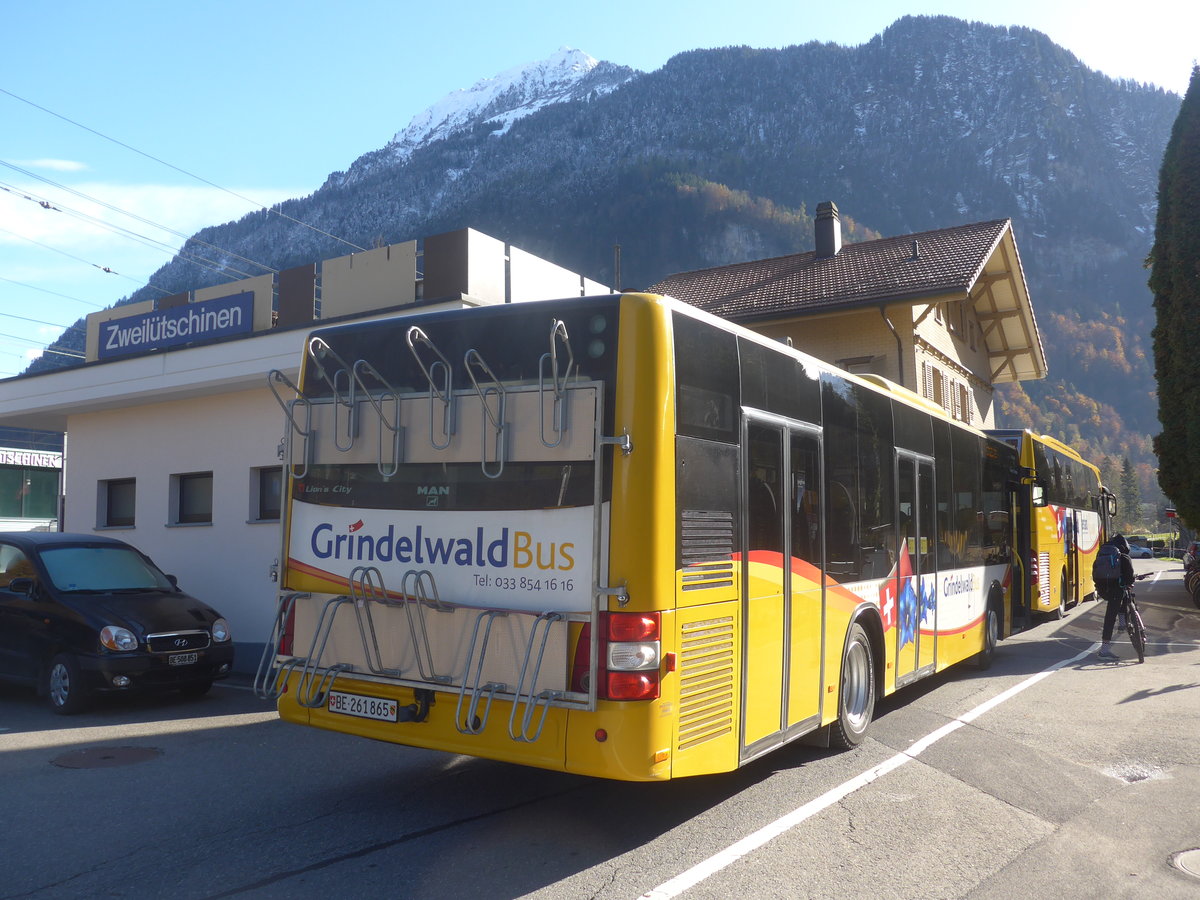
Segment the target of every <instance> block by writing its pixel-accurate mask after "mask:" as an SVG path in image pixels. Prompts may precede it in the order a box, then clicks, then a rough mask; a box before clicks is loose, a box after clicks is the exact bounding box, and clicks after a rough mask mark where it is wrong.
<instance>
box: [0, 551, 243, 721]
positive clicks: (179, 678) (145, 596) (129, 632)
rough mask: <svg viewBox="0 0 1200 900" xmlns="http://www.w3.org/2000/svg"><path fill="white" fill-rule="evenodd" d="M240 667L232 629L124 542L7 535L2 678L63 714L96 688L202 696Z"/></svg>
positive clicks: (1, 595)
mask: <svg viewBox="0 0 1200 900" xmlns="http://www.w3.org/2000/svg"><path fill="white" fill-rule="evenodd" d="M232 667H233V642H232V640H231V639H230V634H229V624H228V623H227V622H226V621H225V619H223V618H222V617H221V615H220V613H218V612H217V611H216V610H215V609H213V608H212V607H211V606H209V605H208V604H206V603H202V602H200V601H199V600H197V599H195V598H194V597H189V596H188V595H187V594H185V593H183V592H182V591H181V590H179V587H178V586H177V585H176V583H175V578H174V576H171V575H164V574H163V573H162V571H161V570H159V568H158V567H157V566H156V565H154V563H153V562H151V561H150V558H149V557H148V556H146V555H145V554H144V553H142V552H141V551H140V550H137V549H136V548H134V547H131V546H130V545H129V544H126V543H125V542H124V541H118V540H114V539H112V538H107V537H98V536H95V535H86V534H59V533H46V532H20V533H0V678H2V679H4V680H6V681H16V682H21V683H25V684H31V685H35V686H36V687H37V689H38V691H39V693H41V694H44V695H45V696H46V697H47V699H48V700H49V701H50V706H51V708H52V709H53V710H54V711H55V712H57V713H62V714H70V713H76V712H79V711H80V710H81V709H83V708H84V707H85V706H86V705H87V702H88V698H89V697H90V696H92V695H93V694H94V693H97V692H113V691H115V692H121V691H150V690H165V689H175V690H179V691H182V692H183V693H184V694H186V695H191V696H200V695H202V694H204V693H205V692H207V691H208V689H209V688H210V687H212V683H213V681H214V680H215V679H219V678H225V677H226V676H228V675H229V673H230V671H231V669H232Z"/></svg>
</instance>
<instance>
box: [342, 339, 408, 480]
mask: <svg viewBox="0 0 1200 900" xmlns="http://www.w3.org/2000/svg"><path fill="white" fill-rule="evenodd" d="M364 372H365V373H366V374H368V375H370V376H371V377H372V378H374V379H375V380H376V381H378V382H379V383H380V384H382V385H383V387H384V390H383V393H381V394H380V395H379V399H378V400H377V399H376V398H375V396H374V394H372V393H371V392H370V391H369V390H368V389H367V385H366V383H365V382H364V381H363V373H364ZM351 375H352V380H353V384H354V385H356V386H357V387H358V388H360V389H361V390H362V392H363V394H364V395H366V398H367V400H368V401H369V402H370V404H371V407H372V408H373V409H374V410H375V414H376V415H377V416H379V461H378V462H377V463H376V464H375V467H376V468H377V469H378V470H379V474H380V475H382V476H383V477H384V478H391V477H392V476H393V475H395V474H396V473H397V472H399V471H400V463H401V462H403V459H402V457H403V445H402V439H403V437H404V429H403V428H402V427H400V394H399V392H397V390H396V389H395V388H394V387H392V386H391V384H389V383H388V381H387V379H386V378H384V377H383V376H382V375H380V374H379V371H378V370H377V369H376V368H375V367H374V366H373V365H371V364H370V363H369V362H367V361H366V360H365V359H360V360H358V361H357V362H356V363H355V364H354V367H353V369H351ZM354 393H355V392H354V391H353V390H351V397H353V396H354ZM385 400H391V401H392V403H393V410H394V412H393V414H392V421H390V422H389V421H388V417H387V415H386V413H385V412H384V408H383V401H385ZM385 431H390V432H391V433H392V464H391V467H390V468H387V469H385V468H384V465H383V434H384V432H385Z"/></svg>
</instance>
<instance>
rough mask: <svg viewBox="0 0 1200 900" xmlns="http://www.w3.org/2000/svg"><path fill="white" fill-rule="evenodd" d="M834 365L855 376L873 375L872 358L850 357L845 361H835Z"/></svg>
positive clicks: (873, 364)
mask: <svg viewBox="0 0 1200 900" xmlns="http://www.w3.org/2000/svg"><path fill="white" fill-rule="evenodd" d="M834 365H835V366H837V367H838V368H839V369H843V370H845V371H847V372H852V373H854V374H855V375H870V374H875V357H874V356H850V357H847V358H846V359H839V360H837V361H836V362H835V363H834Z"/></svg>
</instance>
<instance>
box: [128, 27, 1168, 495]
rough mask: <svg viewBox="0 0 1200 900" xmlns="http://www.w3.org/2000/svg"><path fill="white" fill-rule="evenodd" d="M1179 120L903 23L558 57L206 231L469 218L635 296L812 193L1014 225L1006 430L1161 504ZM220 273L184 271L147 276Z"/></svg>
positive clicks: (1037, 54)
mask: <svg viewBox="0 0 1200 900" xmlns="http://www.w3.org/2000/svg"><path fill="white" fill-rule="evenodd" d="M1179 105H1180V98H1179V97H1178V96H1176V95H1174V94H1170V93H1167V92H1165V91H1162V90H1160V89H1157V88H1154V87H1151V86H1148V85H1142V84H1137V83H1133V82H1128V81H1115V80H1113V79H1110V78H1108V77H1106V76H1104V75H1102V74H1100V73H1098V72H1094V71H1092V70H1089V69H1088V68H1087V67H1086V66H1084V65H1083V64H1082V63H1080V61H1079V60H1078V59H1077V58H1076V57H1074V56H1073V55H1072V54H1070V53H1069V52H1068V51H1066V50H1064V49H1063V48H1061V47H1059V46H1057V45H1056V44H1054V43H1053V42H1052V41H1051V40H1050V39H1049V38H1047V37H1046V36H1045V35H1043V34H1041V33H1039V32H1036V31H1032V30H1030V29H1026V28H1016V27H1014V28H1002V27H994V26H988V25H982V24H979V23H971V22H965V21H962V20H958V19H953V18H948V17H905V18H903V19H900V20H899V21H897V22H896V23H895V24H893V25H892V26H891V27H889V28H888V29H886V30H885V31H884V32H883V33H881V34H880V35H878V36H876V37H875V38H874V39H873V40H871V41H869V42H868V43H866V44H863V45H861V46H858V47H853V48H850V47H842V46H838V45H834V44H820V43H815V42H814V43H809V44H805V45H801V46H794V47H788V48H785V49H782V50H754V49H750V48H747V47H726V48H720V49H714V50H695V51H690V52H687V53H682V54H680V55H678V56H676V57H674V58H672V59H671V60H670V61H669V62H668V63H667V64H666V65H665V66H663V67H662V68H661V69H659V70H657V71H655V72H651V73H639V72H634V71H633V70H631V69H628V68H624V67H620V66H616V65H612V64H609V63H602V62H601V63H597V62H595V61H594V60H591V59H590V57H587V56H586V54H582V53H579V52H578V51H568V50H566V49H564V50H560V51H559V53H557V54H555V56H553V57H551V58H550V59H549V60H546V61H545V62H544V63H540V64H536V65H533V66H526V67H520V68H518V69H514V70H511V71H510V72H506V73H504V74H503V75H500V76H497V77H496V78H495V79H488V80H487V81H484V82H480V83H479V84H477V85H475V86H474V87H473V88H471V89H470V90H469V91H465V92H459V93H456V94H452V95H450V96H449V97H448V98H446V99H445V100H443V101H442V102H441V103H439V104H436V105H435V106H434V107H431V109H430V110H427V111H426V112H424V113H422V114H420V115H418V116H416V117H414V119H413V121H412V122H411V123H410V124H409V126H408V127H407V128H405V129H404V130H402V131H400V132H399V133H398V134H397V135H396V137H395V139H394V140H393V141H391V142H390V143H389V144H388V145H387V146H385V147H382V148H380V149H378V150H374V151H371V152H369V153H366V154H364V155H363V156H361V157H360V158H359V159H357V160H355V161H354V162H353V163H352V164H351V165H350V166H349V167H348V168H347V170H346V171H344V172H337V173H333V174H332V175H330V177H329V179H328V180H327V181H326V183H325V184H324V185H323V186H322V187H321V188H320V189H319V190H317V191H316V192H314V193H313V194H312V195H310V196H308V197H304V198H298V199H295V200H290V201H287V202H286V203H284V204H281V206H280V207H279V211H280V212H282V213H284V214H285V215H286V216H287V217H291V219H289V218H285V217H283V216H279V215H275V214H274V213H268V212H259V213H254V214H251V215H249V216H246V217H245V218H243V219H241V220H240V221H238V222H233V223H228V224H225V225H221V226H216V227H212V228H206V229H204V230H203V231H202V232H200V233H199V234H198V235H196V238H198V239H200V240H203V241H206V242H208V243H210V244H214V245H216V246H218V247H222V248H225V249H226V250H228V251H232V252H235V253H237V254H240V255H241V256H244V257H248V258H252V259H262V260H264V261H266V262H269V263H270V264H271V265H272V266H274V267H276V268H282V267H285V266H291V265H296V264H300V263H304V262H310V261H313V260H317V259H323V258H328V257H331V256H338V255H342V254H344V253H346V252H348V249H349V248H347V247H346V246H345V245H344V244H339V243H337V242H336V241H334V240H333V239H331V238H329V237H328V236H327V235H338V236H340V237H342V238H345V239H346V240H349V241H353V242H354V243H355V244H358V245H360V246H372V245H374V244H376V243H379V242H397V241H402V240H408V239H411V238H415V237H420V236H424V235H429V234H436V233H439V232H441V231H447V230H451V229H454V228H460V227H463V226H466V225H470V226H473V227H475V228H478V229H480V230H482V231H485V232H487V233H490V234H493V235H496V236H498V237H501V238H503V239H505V240H509V241H511V242H513V243H514V244H517V245H518V246H520V247H522V248H524V249H527V250H530V251H531V252H534V253H537V254H539V255H541V256H545V257H547V258H549V259H553V260H554V261H556V262H558V263H560V264H562V265H564V266H567V267H569V268H572V269H574V270H577V271H580V272H583V273H584V274H586V275H588V276H589V277H590V278H593V279H595V280H598V281H601V282H606V283H612V282H613V280H614V272H613V266H614V261H613V245H614V244H620V245H621V261H622V280H623V282H624V285H623V286H625V287H640V286H644V285H648V284H652V283H653V282H655V281H657V280H659V279H661V278H662V277H664V276H665V275H667V274H670V273H672V272H677V271H682V270H686V269H691V268H697V267H700V266H710V265H719V264H723V263H729V262H735V261H738V260H744V259H752V258H757V257H763V256H771V255H780V254H784V253H792V252H797V251H801V250H807V249H810V248H811V247H812V220H811V217H810V215H809V212H808V210H809V208H810V207H811V206H812V205H813V204H815V203H816V202H818V201H820V200H827V199H828V200H834V201H836V202H837V204H838V207H839V209H840V210H842V212H843V225H844V226H845V227H846V239H847V240H848V241H854V240H862V239H864V238H866V237H871V236H875V235H892V234H903V233H907V232H915V231H922V230H926V229H932V228H940V227H944V226H947V225H953V224H958V223H966V222H974V221H983V220H987V219H994V218H1004V217H1011V218H1012V219H1013V220H1014V229H1015V232H1016V237H1017V241H1018V246H1019V248H1020V251H1021V254H1022V261H1023V263H1024V267H1025V272H1026V277H1027V280H1028V282H1029V287H1030V293H1031V296H1032V298H1033V302H1034V307H1035V310H1036V314H1037V316H1038V319H1039V324H1040V326H1041V329H1042V336H1043V340H1044V343H1045V349H1046V353H1047V357H1048V360H1049V365H1050V377H1049V378H1048V379H1047V380H1046V381H1044V382H1033V383H1029V384H1026V385H1020V386H1015V387H1014V388H1012V389H1005V390H1004V391H1002V392H1001V394H1000V409H1001V413H1002V418H1003V420H1004V422H1003V424H1005V425H1029V426H1031V427H1035V428H1037V429H1039V430H1042V431H1046V432H1049V433H1052V434H1056V435H1059V436H1061V437H1063V438H1065V439H1066V440H1068V441H1070V442H1072V443H1074V444H1077V445H1079V446H1081V448H1082V449H1083V450H1084V451H1085V452H1086V453H1087V454H1088V455H1090V456H1092V457H1093V458H1098V459H1102V461H1103V462H1105V464H1106V465H1111V464H1112V463H1111V460H1112V459H1115V460H1116V461H1117V462H1118V463H1119V461H1120V460H1121V459H1122V458H1124V457H1126V456H1127V457H1129V458H1130V459H1131V460H1132V461H1133V462H1134V463H1135V464H1136V465H1137V467H1138V469H1139V474H1140V475H1141V478H1142V489H1143V496H1150V495H1151V494H1153V493H1154V492H1155V491H1156V487H1155V485H1154V483H1153V470H1154V467H1155V463H1154V459H1153V456H1152V450H1151V447H1150V438H1149V435H1151V434H1152V433H1154V432H1155V431H1156V430H1157V428H1158V423H1157V420H1156V416H1155V398H1154V382H1153V375H1152V369H1151V364H1150V351H1149V335H1150V330H1151V327H1152V324H1153V323H1152V316H1153V313H1152V308H1151V297H1150V293H1149V290H1148V289H1147V287H1146V273H1145V271H1144V270H1143V268H1142V264H1143V260H1144V259H1145V258H1146V255H1147V253H1148V251H1149V248H1150V245H1151V242H1152V240H1153V226H1154V214H1155V190H1156V186H1157V176H1158V167H1159V163H1160V160H1161V158H1162V152H1163V148H1164V147H1165V146H1166V142H1167V138H1168V136H1169V132H1170V128H1171V125H1172V123H1173V121H1174V119H1175V116H1176V114H1177V113H1178V110H1179ZM292 220H299V221H301V222H304V223H307V224H308V225H311V226H313V227H314V228H315V229H319V231H317V230H312V229H309V228H305V227H302V226H301V225H299V224H296V222H295V221H292ZM321 232H325V234H322V233H321ZM187 249H188V248H186V247H185V251H186V250H187ZM206 255H208V256H210V257H211V255H212V254H211V252H209V253H206ZM232 259H233V258H232V257H230V260H231V261H232ZM233 278H234V276H233V275H227V276H224V277H223V276H221V275H218V274H215V273H212V272H211V271H207V270H200V269H199V268H198V267H196V266H195V265H193V264H192V263H189V262H187V261H186V260H185V259H183V258H176V259H175V260H173V261H172V262H171V263H169V264H167V265H166V266H164V267H163V269H162V270H160V271H159V272H158V273H156V274H155V276H154V281H155V282H156V283H157V284H159V285H162V286H163V287H165V288H167V289H169V290H183V289H186V288H194V287H199V286H203V285H206V284H211V283H216V282H220V281H226V280H233ZM141 298H142V297H141V295H140V294H135V295H134V296H133V297H132V298H130V299H141Z"/></svg>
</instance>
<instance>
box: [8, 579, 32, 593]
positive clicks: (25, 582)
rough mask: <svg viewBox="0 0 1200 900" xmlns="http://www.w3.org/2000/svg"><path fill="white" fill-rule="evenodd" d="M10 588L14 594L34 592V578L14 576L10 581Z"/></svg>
mask: <svg viewBox="0 0 1200 900" xmlns="http://www.w3.org/2000/svg"><path fill="white" fill-rule="evenodd" d="M8 589H9V590H10V591H12V592H13V593H14V594H32V593H33V579H32V578H14V579H13V580H12V581H10V582H9V583H8Z"/></svg>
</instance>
